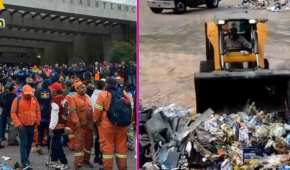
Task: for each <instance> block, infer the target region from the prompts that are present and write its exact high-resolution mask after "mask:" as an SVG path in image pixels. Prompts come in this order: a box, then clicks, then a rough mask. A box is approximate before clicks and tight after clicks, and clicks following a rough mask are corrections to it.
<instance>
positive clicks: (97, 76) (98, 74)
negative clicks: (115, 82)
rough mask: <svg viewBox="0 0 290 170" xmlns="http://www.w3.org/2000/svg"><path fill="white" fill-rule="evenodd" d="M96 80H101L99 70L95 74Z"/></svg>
mask: <svg viewBox="0 0 290 170" xmlns="http://www.w3.org/2000/svg"><path fill="white" fill-rule="evenodd" d="M95 80H96V81H98V80H100V73H99V72H96V74H95Z"/></svg>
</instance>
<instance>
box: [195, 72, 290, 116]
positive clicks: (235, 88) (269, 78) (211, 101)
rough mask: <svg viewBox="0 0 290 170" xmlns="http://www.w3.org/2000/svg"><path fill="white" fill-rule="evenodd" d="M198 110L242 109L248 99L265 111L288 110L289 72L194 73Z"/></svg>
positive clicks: (232, 111)
mask: <svg viewBox="0 0 290 170" xmlns="http://www.w3.org/2000/svg"><path fill="white" fill-rule="evenodd" d="M194 76H195V91H196V107H197V108H196V109H197V112H198V113H202V112H203V111H205V110H206V109H207V108H212V109H213V110H214V111H216V112H224V113H234V112H237V111H243V109H244V108H245V106H246V104H247V102H255V104H256V106H257V109H259V110H263V111H265V112H272V111H275V112H285V111H286V110H285V109H286V108H288V107H289V106H288V96H289V95H288V94H289V91H288V86H289V85H288V84H289V80H290V72H289V71H287V70H284V71H271V70H259V71H243V72H223V71H221V72H210V73H195V75H194Z"/></svg>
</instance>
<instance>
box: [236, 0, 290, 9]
mask: <svg viewBox="0 0 290 170" xmlns="http://www.w3.org/2000/svg"><path fill="white" fill-rule="evenodd" d="M237 8H243V9H260V10H261V9H267V10H269V11H272V12H281V11H287V10H290V4H289V0H242V1H241V3H240V4H239V5H237Z"/></svg>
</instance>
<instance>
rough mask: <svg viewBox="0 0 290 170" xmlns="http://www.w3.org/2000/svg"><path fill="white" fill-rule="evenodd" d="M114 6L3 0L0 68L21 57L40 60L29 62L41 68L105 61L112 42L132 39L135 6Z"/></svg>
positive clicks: (109, 0)
mask: <svg viewBox="0 0 290 170" xmlns="http://www.w3.org/2000/svg"><path fill="white" fill-rule="evenodd" d="M115 1H116V0H102V1H100V0H49V1H48V0H21V1H19V0H5V2H4V3H5V7H6V9H5V10H3V11H1V13H0V17H3V18H5V20H6V28H5V29H2V30H0V62H8V61H10V60H11V61H15V60H14V59H15V58H19V61H22V60H21V58H23V56H25V57H27V56H28V57H30V58H36V57H39V56H41V59H40V60H39V59H32V60H31V62H32V61H40V62H41V63H54V62H59V63H67V62H69V61H70V59H71V58H81V59H82V60H84V61H86V62H93V61H95V60H96V58H97V57H99V58H101V59H104V58H105V59H108V58H107V57H108V56H109V53H110V51H111V45H112V42H113V41H135V38H136V35H135V34H136V25H135V23H136V5H135V4H134V2H133V1H132V0H131V1H130V0H129V1H130V2H131V3H126V2H129V1H128V0H123V1H122V3H116V2H115ZM120 2H121V0H120ZM132 2H133V3H132ZM13 49H15V50H14V51H13ZM11 56H14V57H11ZM25 57H24V58H25ZM9 58H11V59H10V60H9ZM12 58H13V60H12ZM25 61H28V60H27V59H25Z"/></svg>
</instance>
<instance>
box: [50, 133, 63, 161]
mask: <svg viewBox="0 0 290 170" xmlns="http://www.w3.org/2000/svg"><path fill="white" fill-rule="evenodd" d="M63 135H64V129H56V130H53V136H51V137H50V139H52V145H51V155H50V156H51V161H54V162H56V161H58V160H59V161H60V162H61V163H62V164H67V159H66V156H65V154H64V150H63V145H62V137H63ZM49 145H50V144H49Z"/></svg>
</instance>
